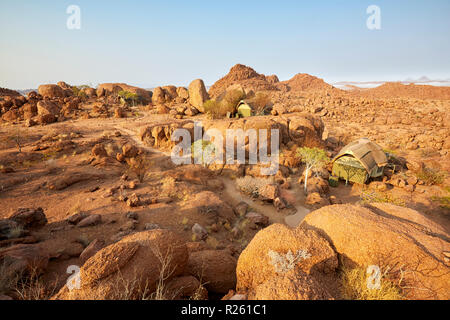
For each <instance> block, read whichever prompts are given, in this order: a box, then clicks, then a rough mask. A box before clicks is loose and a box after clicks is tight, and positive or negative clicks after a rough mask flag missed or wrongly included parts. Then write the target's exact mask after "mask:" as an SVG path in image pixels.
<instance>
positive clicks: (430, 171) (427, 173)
mask: <svg viewBox="0 0 450 320" xmlns="http://www.w3.org/2000/svg"><path fill="white" fill-rule="evenodd" d="M445 176H446V174H445V172H441V171H440V170H438V169H434V168H423V169H422V170H420V171H419V172H417V173H416V177H417V179H419V180H422V181H423V182H425V184H427V185H429V186H431V185H438V184H442V183H443V182H444V179H445Z"/></svg>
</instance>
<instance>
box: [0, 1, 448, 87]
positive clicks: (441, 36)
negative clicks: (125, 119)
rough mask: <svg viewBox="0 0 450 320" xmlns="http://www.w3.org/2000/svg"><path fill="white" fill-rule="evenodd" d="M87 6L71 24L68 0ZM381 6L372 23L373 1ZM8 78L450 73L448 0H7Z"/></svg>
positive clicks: (152, 79)
mask: <svg viewBox="0 0 450 320" xmlns="http://www.w3.org/2000/svg"><path fill="white" fill-rule="evenodd" d="M71 4H74V5H78V6H79V7H80V8H81V30H68V29H67V28H66V20H67V18H68V16H69V15H68V14H67V13H66V8H67V7H68V6H69V5H71ZM371 4H375V5H378V6H379V7H380V8H381V30H376V31H373V30H368V29H367V27H366V20H367V18H368V15H367V14H366V8H367V7H368V6H369V5H371ZM0 30H1V31H0V32H1V41H0V75H1V76H0V87H8V88H14V89H25V88H36V87H37V86H38V85H39V84H41V83H55V82H57V81H59V80H64V81H66V82H68V83H71V84H85V83H91V84H93V85H96V84H97V83H101V82H127V83H130V84H133V85H138V86H141V87H154V86H157V85H166V84H174V85H187V84H188V83H189V82H190V81H191V80H193V79H196V78H202V79H204V81H205V83H206V84H208V85H210V84H212V83H213V82H214V81H216V80H217V79H219V78H220V77H222V76H223V75H225V74H226V73H227V72H228V70H229V69H230V68H231V67H232V66H233V65H234V64H236V63H242V64H246V65H249V66H251V67H253V68H254V69H255V70H256V71H258V72H260V73H264V74H277V75H278V77H279V78H280V79H281V80H287V79H289V78H291V77H292V76H293V75H295V74H296V73H299V72H302V73H303V72H306V73H310V74H312V75H316V76H318V77H321V78H324V79H325V80H326V81H328V82H334V81H341V80H354V81H368V80H403V79H406V78H408V77H413V78H418V77H420V76H423V75H426V76H428V77H430V78H447V79H448V78H450V58H449V57H450V40H449V39H450V1H448V0H431V1H425V0H420V1H419V0H395V1H394V0H386V1H382V0H369V1H366V0H359V1H357V0H340V1H338V0H328V1H326V0H324V1H312V0H308V1H306V0H305V1H300V0H292V1H283V0H280V1H273V0H272V1H264V0H247V1H245V0H241V1H235V0H228V1H221V2H219V1H211V0H210V1H200V0H185V1H170V0H168V1H137V0H129V1H113V0H110V1H106V0H90V1H88V0H70V1H63V0H53V1H51V0H40V1H38V0H14V1H9V0H1V2H0Z"/></svg>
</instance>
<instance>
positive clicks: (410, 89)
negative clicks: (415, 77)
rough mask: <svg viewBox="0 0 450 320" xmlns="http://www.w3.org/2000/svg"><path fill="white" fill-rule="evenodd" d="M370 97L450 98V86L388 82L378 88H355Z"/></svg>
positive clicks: (357, 92) (355, 92)
mask: <svg viewBox="0 0 450 320" xmlns="http://www.w3.org/2000/svg"><path fill="white" fill-rule="evenodd" d="M352 92H353V93H354V94H358V95H363V96H366V97H370V98H413V99H445V100H447V99H450V87H438V86H431V85H417V84H403V83H400V82H386V83H384V84H382V85H380V86H378V87H376V88H370V89H363V90H355V91H352Z"/></svg>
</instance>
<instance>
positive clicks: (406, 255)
mask: <svg viewBox="0 0 450 320" xmlns="http://www.w3.org/2000/svg"><path fill="white" fill-rule="evenodd" d="M299 227H308V228H314V229H315V230H319V231H320V232H321V233H323V234H324V235H325V236H326V237H327V238H328V239H329V240H330V241H331V243H332V244H333V246H334V247H335V249H336V250H337V252H338V253H339V254H340V255H342V257H344V258H347V259H349V260H350V262H353V263H356V264H357V265H359V266H361V267H367V266H369V265H378V266H379V267H380V268H384V269H385V268H388V267H389V268H391V271H392V272H394V271H396V270H395V269H396V268H397V269H398V267H399V266H400V267H401V269H402V271H403V280H404V282H405V284H404V286H405V287H407V289H406V290H405V294H406V296H407V297H408V298H413V299H430V298H431V299H446V300H447V299H449V298H450V271H449V267H448V265H446V262H445V254H446V253H447V254H448V252H449V251H450V243H449V241H448V239H449V235H448V234H447V233H446V231H445V230H444V228H442V227H441V226H440V225H438V224H436V223H434V222H433V221H431V220H429V219H428V218H427V217H425V216H424V215H422V214H421V213H419V212H417V211H415V210H412V209H408V208H403V207H398V206H394V205H390V204H382V203H374V204H371V205H368V206H367V207H361V206H357V205H350V204H346V205H333V206H327V207H323V208H321V209H319V210H316V211H314V212H312V213H310V214H308V215H307V216H306V218H305V220H304V221H303V222H302V224H301V225H300V226H299ZM397 271H399V272H400V270H397Z"/></svg>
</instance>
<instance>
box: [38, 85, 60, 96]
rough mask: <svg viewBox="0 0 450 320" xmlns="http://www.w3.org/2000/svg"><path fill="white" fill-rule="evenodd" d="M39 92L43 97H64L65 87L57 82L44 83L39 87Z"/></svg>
mask: <svg viewBox="0 0 450 320" xmlns="http://www.w3.org/2000/svg"><path fill="white" fill-rule="evenodd" d="M38 92H39V94H40V95H41V96H43V97H48V98H64V97H65V96H66V94H65V93H64V89H63V88H61V87H60V86H58V85H56V84H42V85H40V86H39V87H38Z"/></svg>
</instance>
